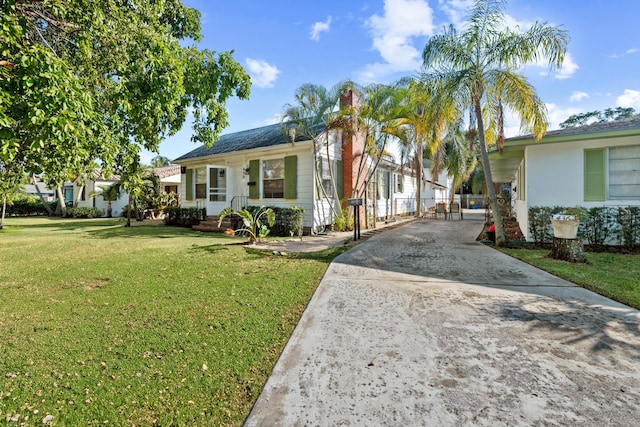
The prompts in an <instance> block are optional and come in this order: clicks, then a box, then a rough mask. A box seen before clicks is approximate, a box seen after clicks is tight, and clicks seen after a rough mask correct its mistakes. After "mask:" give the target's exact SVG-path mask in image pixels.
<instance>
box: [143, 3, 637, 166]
mask: <svg viewBox="0 0 640 427" xmlns="http://www.w3.org/2000/svg"><path fill="white" fill-rule="evenodd" d="M183 2H184V4H186V5H188V6H191V7H194V8H196V9H198V10H199V11H200V12H201V13H202V34H203V40H202V41H201V42H200V43H199V47H200V48H206V49H210V50H214V51H217V52H223V51H229V50H233V51H234V58H235V59H236V61H238V62H239V63H240V64H241V65H242V66H243V67H244V68H245V69H246V70H247V71H248V73H249V74H250V75H251V78H252V82H253V85H252V88H251V96H250V99H249V100H245V101H240V100H237V99H232V100H231V101H230V102H228V104H227V108H228V110H229V121H230V126H229V127H228V128H227V129H225V131H224V132H223V133H230V132H237V131H241V130H245V129H252V128H255V127H260V126H264V125H267V124H271V123H276V122H278V121H279V114H280V113H281V112H282V111H283V109H284V106H285V105H286V104H288V103H292V102H293V95H294V92H295V90H296V89H297V88H298V87H300V86H301V85H302V84H305V83H314V84H320V85H324V86H326V87H331V86H333V85H334V84H336V83H338V82H340V81H342V80H345V79H353V80H355V81H356V82H359V83H362V84H367V83H373V82H375V83H391V82H393V81H395V80H397V79H399V78H401V77H404V76H409V75H416V74H417V71H418V69H419V67H420V64H421V61H420V56H421V52H422V49H423V48H424V46H425V44H426V43H427V41H428V40H429V37H431V36H433V35H435V34H438V33H440V32H441V31H442V29H443V28H444V27H445V26H448V25H449V24H454V25H456V26H458V27H460V25H462V23H463V22H464V18H465V17H466V16H467V14H468V10H469V6H470V4H472V2H471V1H469V0H297V1H295V0H274V1H264V0H183ZM506 14H507V15H508V22H509V25H510V26H511V27H515V26H516V25H519V26H520V27H521V28H526V27H527V26H528V25H530V24H531V23H533V22H535V21H538V22H546V23H548V24H551V25H558V26H562V27H563V28H565V29H566V30H568V32H569V35H570V37H571V41H570V43H569V49H568V53H569V54H568V55H567V58H566V60H565V64H564V66H563V68H562V70H561V71H560V72H557V71H550V70H549V69H548V67H546V66H538V65H536V64H531V65H529V66H527V67H526V68H525V69H523V70H522V72H523V73H524V74H525V75H526V76H527V77H528V78H529V80H530V82H531V83H532V84H533V85H534V86H535V88H536V90H537V92H538V94H539V95H540V97H541V98H542V100H543V102H545V103H546V104H547V108H548V112H549V120H550V126H549V130H551V129H557V128H558V124H559V123H560V122H562V121H564V120H565V119H566V118H567V117H569V116H570V115H572V114H576V113H580V112H586V111H592V110H603V109H605V108H609V107H617V106H621V107H633V108H635V109H636V110H637V111H639V112H640V78H639V75H640V72H639V71H640V31H638V26H639V24H638V16H639V15H640V1H638V0H612V1H609V2H604V1H602V0H510V1H509V2H508V3H507V7H506ZM518 125H519V123H518V121H516V120H513V119H512V120H508V121H507V127H508V129H507V135H508V136H514V135H517V134H518ZM190 138H191V130H190V124H189V123H188V122H187V123H185V125H184V127H183V130H182V131H180V132H179V133H178V134H176V135H175V136H173V137H171V138H169V139H167V140H166V141H165V142H163V143H162V144H161V147H160V154H161V155H163V156H166V157H168V158H170V159H174V158H176V157H178V156H180V155H182V154H184V153H187V152H189V151H191V150H192V149H194V148H195V147H197V145H196V144H194V143H193V142H191V140H190ZM151 157H153V154H150V153H145V155H144V156H143V159H142V160H143V162H145V163H148V162H149V160H150V158H151Z"/></svg>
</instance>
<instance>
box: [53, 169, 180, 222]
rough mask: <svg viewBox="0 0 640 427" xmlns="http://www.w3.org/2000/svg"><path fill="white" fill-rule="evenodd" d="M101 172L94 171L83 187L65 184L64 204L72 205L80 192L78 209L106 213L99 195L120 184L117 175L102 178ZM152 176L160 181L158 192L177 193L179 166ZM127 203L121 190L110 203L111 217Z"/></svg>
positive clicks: (71, 183) (116, 215)
mask: <svg viewBox="0 0 640 427" xmlns="http://www.w3.org/2000/svg"><path fill="white" fill-rule="evenodd" d="M103 173H104V172H103V171H102V170H95V171H94V172H93V173H92V174H91V178H90V179H87V180H86V181H85V183H84V186H83V185H79V181H78V180H74V181H73V182H69V183H67V184H65V186H64V188H63V194H64V198H65V202H66V203H74V201H75V200H77V198H78V193H80V192H81V194H80V195H79V196H80V201H79V202H78V207H81V208H96V209H100V210H101V211H103V212H105V214H106V212H107V205H108V202H107V201H106V200H104V198H103V197H102V196H101V194H100V193H102V191H103V189H104V188H106V187H110V186H111V185H113V184H117V183H118V182H120V177H119V176H118V175H109V176H103ZM153 173H154V175H156V176H157V177H158V178H159V179H160V191H165V192H167V193H171V192H174V193H178V190H179V189H180V166H179V165H169V166H163V167H159V168H155V169H153ZM128 203H129V195H128V194H127V193H126V192H125V191H123V190H121V191H120V195H119V197H118V199H117V200H115V201H112V202H111V209H112V216H114V217H118V216H120V215H121V214H122V209H123V208H124V207H126V206H127V204H128Z"/></svg>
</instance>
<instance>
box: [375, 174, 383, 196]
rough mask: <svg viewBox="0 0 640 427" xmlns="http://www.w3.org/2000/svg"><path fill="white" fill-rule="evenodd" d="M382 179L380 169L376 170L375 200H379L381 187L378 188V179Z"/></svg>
mask: <svg viewBox="0 0 640 427" xmlns="http://www.w3.org/2000/svg"><path fill="white" fill-rule="evenodd" d="M381 179H382V174H381V173H380V171H377V172H376V200H380V199H381V198H382V194H381V193H382V189H381V188H380V180H381Z"/></svg>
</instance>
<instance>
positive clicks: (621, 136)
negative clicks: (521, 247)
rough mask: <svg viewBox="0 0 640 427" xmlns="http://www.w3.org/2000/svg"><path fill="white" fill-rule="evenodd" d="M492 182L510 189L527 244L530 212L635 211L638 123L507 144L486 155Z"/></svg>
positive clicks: (639, 180)
mask: <svg viewBox="0 0 640 427" xmlns="http://www.w3.org/2000/svg"><path fill="white" fill-rule="evenodd" d="M490 162H491V170H492V173H493V178H494V181H495V182H505V183H512V184H511V185H512V189H513V191H514V197H513V199H514V200H515V202H514V208H515V211H516V214H517V219H518V223H519V224H520V228H521V229H522V232H523V234H524V235H525V237H526V238H527V239H528V240H530V239H529V227H528V224H529V218H528V214H529V212H528V211H529V208H530V207H533V206H548V207H552V206H566V207H573V206H583V207H587V208H591V207H597V206H632V205H634V206H637V205H640V119H635V120H627V121H618V122H608V123H597V124H593V125H588V126H581V127H575V128H568V129H561V130H555V131H550V132H547V134H546V135H545V136H544V138H542V140H541V141H540V142H538V143H536V142H535V141H534V139H533V138H532V136H531V135H528V136H521V137H516V138H509V139H507V140H506V141H505V147H504V151H503V153H502V154H500V153H498V152H494V153H491V155H490Z"/></svg>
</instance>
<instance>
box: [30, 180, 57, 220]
mask: <svg viewBox="0 0 640 427" xmlns="http://www.w3.org/2000/svg"><path fill="white" fill-rule="evenodd" d="M31 179H33V186H34V187H35V189H36V193H38V197H40V201H41V202H42V205H43V206H44V208H45V209H46V210H47V213H48V214H49V216H53V209H51V206H49V202H47V201H46V200H45V199H44V195H43V194H42V192H41V191H40V187H38V180H37V178H36V177H35V175H32V176H31Z"/></svg>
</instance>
